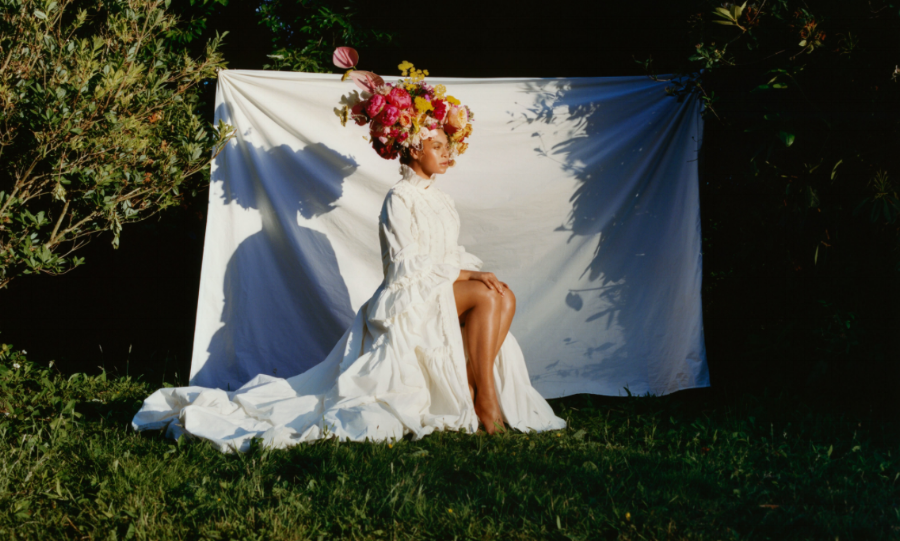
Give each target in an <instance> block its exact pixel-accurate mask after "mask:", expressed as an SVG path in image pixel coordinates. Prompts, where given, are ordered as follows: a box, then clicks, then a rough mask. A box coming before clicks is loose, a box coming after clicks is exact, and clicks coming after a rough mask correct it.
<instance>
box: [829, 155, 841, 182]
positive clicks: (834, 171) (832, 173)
mask: <svg viewBox="0 0 900 541" xmlns="http://www.w3.org/2000/svg"><path fill="white" fill-rule="evenodd" d="M843 161H844V160H838V162H837V163H836V164H834V168H833V169H832V170H831V180H834V176H835V175H837V168H838V166H839V165H841V163H843Z"/></svg>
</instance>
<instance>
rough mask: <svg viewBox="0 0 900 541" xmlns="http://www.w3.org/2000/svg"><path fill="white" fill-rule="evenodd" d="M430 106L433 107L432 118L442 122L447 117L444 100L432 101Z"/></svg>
mask: <svg viewBox="0 0 900 541" xmlns="http://www.w3.org/2000/svg"><path fill="white" fill-rule="evenodd" d="M431 105H433V106H434V118H436V119H438V120H441V121H442V120H444V117H445V116H447V102H446V101H444V100H433V101H432V102H431Z"/></svg>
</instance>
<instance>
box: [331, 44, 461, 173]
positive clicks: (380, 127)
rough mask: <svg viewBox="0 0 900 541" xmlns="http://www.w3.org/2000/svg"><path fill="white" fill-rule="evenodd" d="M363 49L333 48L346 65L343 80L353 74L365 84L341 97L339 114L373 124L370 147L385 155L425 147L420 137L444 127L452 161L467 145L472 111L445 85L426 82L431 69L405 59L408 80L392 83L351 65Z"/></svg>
mask: <svg viewBox="0 0 900 541" xmlns="http://www.w3.org/2000/svg"><path fill="white" fill-rule="evenodd" d="M358 61H359V54H358V53H357V52H356V50H354V49H352V48H350V47H338V48H337V49H336V50H335V51H334V64H335V65H336V66H338V67H340V68H345V69H348V68H349V69H348V71H347V72H346V73H345V74H344V77H343V78H342V79H341V80H342V81H343V80H347V79H348V78H349V79H352V80H353V82H354V83H356V85H357V86H358V87H359V88H360V89H362V91H363V92H362V94H360V93H359V92H356V91H354V92H351V93H350V94H349V95H347V96H343V97H342V98H341V104H342V105H343V107H338V108H335V110H334V111H335V114H337V115H338V117H339V118H340V119H341V124H342V125H344V126H346V125H347V120H349V119H353V121H354V122H356V124H357V125H358V126H363V125H365V124H368V125H369V135H370V137H371V142H372V148H374V149H375V151H376V152H377V153H378V155H379V156H381V157H382V158H384V159H386V160H393V159H394V158H396V157H398V156H399V155H400V153H401V152H402V151H403V150H404V149H417V150H421V149H422V142H423V141H425V140H426V139H431V138H432V137H435V136H437V130H439V129H441V128H443V130H444V132H446V133H447V137H448V139H449V141H450V165H453V164H454V158H456V157H457V156H459V155H461V154H463V153H464V152H465V151H466V149H467V148H468V146H469V145H468V143H466V142H465V140H466V138H467V137H468V136H469V134H471V133H472V120H474V115H473V114H472V111H471V110H470V109H469V108H468V107H467V106H465V105H462V104H460V102H459V100H458V99H456V98H454V97H453V96H448V95H447V89H446V88H445V87H444V85H436V86H432V85H430V84H428V83H426V82H425V76H426V75H428V70H418V69H416V68H415V66H413V65H412V64H410V63H409V62H407V61H405V60H404V61H403V63H402V64H400V65H399V66H397V67H398V68H399V69H400V71H401V73H402V75H403V77H404V79H400V80H399V81H397V82H396V83H394V84H391V83H385V82H384V79H382V78H381V77H379V76H378V75H375V74H374V73H372V72H370V71H360V70H355V69H353V66H355V65H356V63H357V62H358Z"/></svg>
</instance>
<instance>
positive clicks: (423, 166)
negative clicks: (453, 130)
mask: <svg viewBox="0 0 900 541" xmlns="http://www.w3.org/2000/svg"><path fill="white" fill-rule="evenodd" d="M411 157H412V159H413V162H412V164H410V166H411V167H412V168H413V170H415V171H416V172H417V173H419V174H422V175H423V176H425V177H428V178H430V177H431V175H442V174H444V173H446V172H447V167H449V166H450V141H449V140H448V139H447V134H446V133H444V130H438V132H437V136H436V137H434V138H432V139H427V140H425V141H424V142H423V143H422V150H421V151H417V150H413V151H412V153H411ZM417 165H418V167H416V166H417Z"/></svg>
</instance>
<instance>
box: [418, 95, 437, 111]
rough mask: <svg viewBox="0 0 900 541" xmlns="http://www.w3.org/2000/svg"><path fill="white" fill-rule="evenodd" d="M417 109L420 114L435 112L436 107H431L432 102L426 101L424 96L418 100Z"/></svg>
mask: <svg viewBox="0 0 900 541" xmlns="http://www.w3.org/2000/svg"><path fill="white" fill-rule="evenodd" d="M416 109H417V110H418V111H419V112H420V113H424V112H426V111H434V106H433V105H431V102H430V101H428V100H426V99H425V98H423V97H422V96H419V97H417V98H416Z"/></svg>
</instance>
